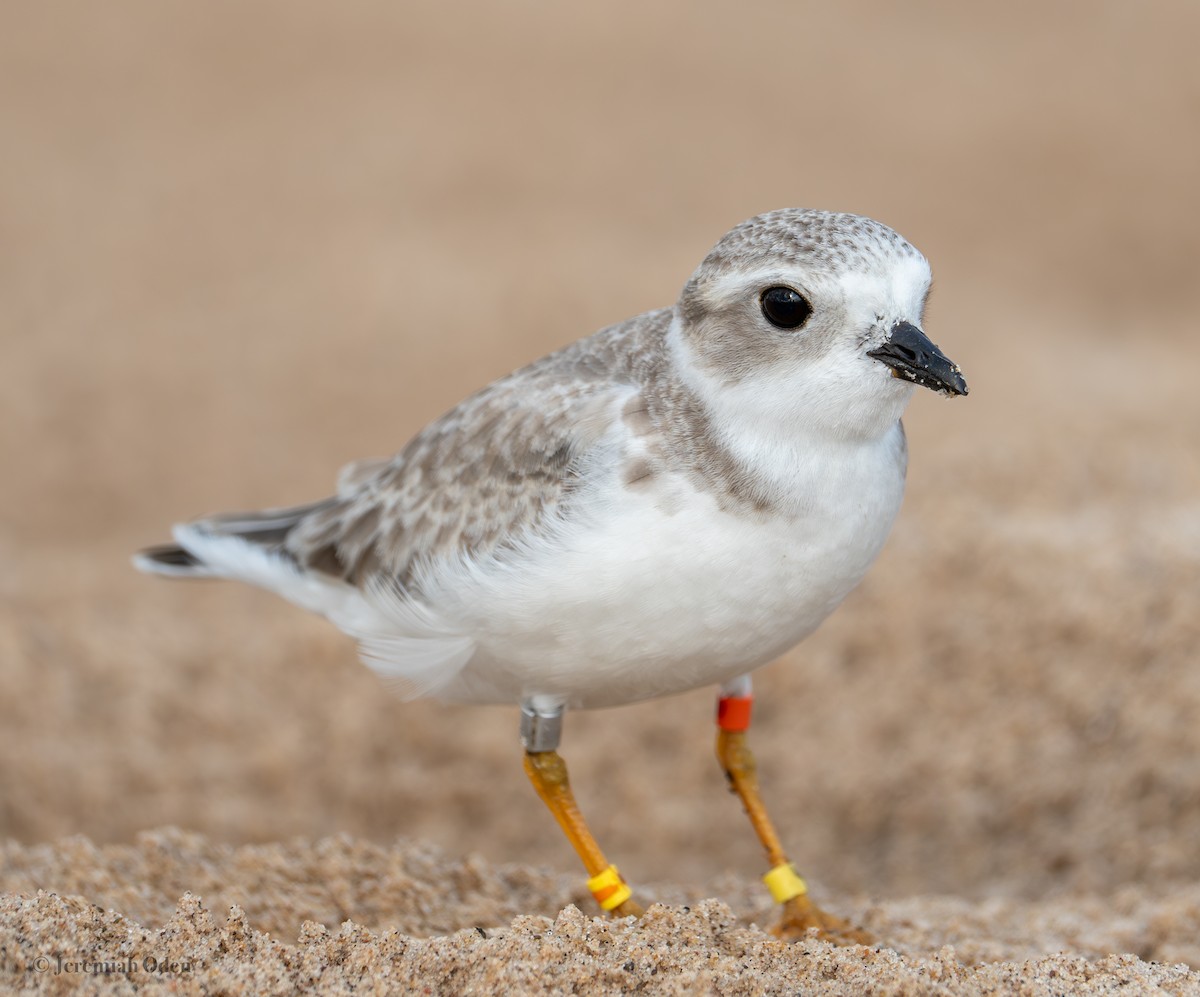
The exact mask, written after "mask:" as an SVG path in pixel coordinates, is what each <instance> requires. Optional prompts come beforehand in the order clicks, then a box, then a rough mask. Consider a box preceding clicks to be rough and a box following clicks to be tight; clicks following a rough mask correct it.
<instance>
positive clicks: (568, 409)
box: [285, 328, 643, 587]
mask: <svg viewBox="0 0 1200 997" xmlns="http://www.w3.org/2000/svg"><path fill="white" fill-rule="evenodd" d="M641 331H643V330H642V329H617V328H615V329H613V330H606V331H605V333H600V334H597V336H594V337H591V338H590V339H589V340H584V341H582V342H581V343H577V344H575V345H574V346H573V347H568V349H567V350H564V351H561V352H560V353H557V354H552V355H551V356H549V357H546V358H544V359H543V360H541V361H538V362H537V363H535V364H533V365H532V366H530V367H526V368H524V369H523V370H520V371H517V372H516V373H514V374H511V375H509V376H508V377H506V378H503V379H502V380H500V381H497V382H495V383H494V384H492V385H490V386H489V387H487V388H485V389H483V390H482V391H481V392H479V393H478V394H476V395H474V396H473V397H471V398H469V399H467V400H466V401H464V402H463V403H462V404H461V405H459V406H458V407H457V408H455V409H453V410H451V411H450V412H448V413H447V414H446V415H445V416H443V417H442V418H441V419H439V420H437V421H436V422H434V423H432V424H430V425H429V426H428V427H427V428H426V429H425V430H423V431H422V432H421V433H420V434H419V435H417V436H416V437H415V438H414V439H413V440H412V442H410V443H409V444H408V446H406V447H405V448H404V449H403V450H402V451H401V452H400V453H399V454H398V455H397V456H396V457H395V458H393V459H391V460H387V461H377V462H362V463H359V464H356V465H352V466H351V468H348V469H347V471H345V472H343V477H342V487H341V492H340V494H339V496H338V497H337V498H336V499H334V500H332V501H330V502H329V503H328V504H326V505H323V506H321V507H320V508H316V509H314V510H313V511H312V512H311V513H310V514H309V515H307V516H305V517H304V518H303V519H302V520H301V521H300V522H298V523H297V524H296V526H295V528H294V529H293V530H291V531H290V532H289V534H288V536H287V539H286V542H285V549H286V550H287V552H288V553H289V554H290V555H291V556H292V557H293V558H294V559H295V560H296V561H297V563H299V564H300V565H301V566H303V567H305V568H308V569H311V570H315V571H321V572H324V573H327V574H330V575H333V576H335V577H339V578H342V579H345V580H346V581H348V582H351V583H354V584H356V583H360V582H362V581H364V580H366V579H367V578H370V577H372V576H374V575H379V574H382V575H383V576H384V577H387V578H389V579H394V580H395V581H398V582H399V583H400V584H401V585H403V586H405V587H411V586H412V585H413V580H414V573H415V572H417V570H418V569H419V568H420V566H421V565H422V564H424V563H426V562H427V561H429V560H431V559H435V558H437V557H439V556H441V555H445V554H448V553H452V552H456V551H457V552H463V553H466V554H472V555H475V554H485V553H489V552H491V551H494V550H497V549H499V548H501V547H503V546H505V545H506V544H509V543H511V542H512V541H513V539H514V538H516V537H518V536H519V535H520V534H521V533H522V532H523V531H525V530H527V529H529V528H530V527H532V526H534V525H535V524H536V523H537V522H538V521H539V520H540V519H543V518H545V517H548V516H551V515H553V514H554V513H555V512H556V511H558V510H560V509H561V508H562V506H563V504H564V503H565V502H568V501H569V500H570V496H571V494H572V492H573V490H574V489H575V488H576V486H577V484H578V472H579V466H580V461H581V459H582V458H583V457H584V456H585V455H586V454H587V453H588V451H589V450H590V449H591V448H592V447H594V446H595V445H596V443H597V442H598V441H599V440H600V439H601V437H602V436H603V435H604V433H605V432H606V431H607V430H608V428H609V427H608V414H609V413H611V412H612V411H613V409H612V407H611V403H612V402H614V401H615V400H616V399H617V398H619V397H620V396H621V395H622V394H623V393H628V385H630V384H632V383H633V382H634V380H635V379H636V378H635V375H634V373H633V372H632V371H631V369H630V368H629V366H628V364H627V363H625V362H623V359H622V358H623V356H624V355H625V353H624V351H623V350H622V346H623V345H624V344H625V343H627V342H628V336H629V334H630V333H631V332H641Z"/></svg>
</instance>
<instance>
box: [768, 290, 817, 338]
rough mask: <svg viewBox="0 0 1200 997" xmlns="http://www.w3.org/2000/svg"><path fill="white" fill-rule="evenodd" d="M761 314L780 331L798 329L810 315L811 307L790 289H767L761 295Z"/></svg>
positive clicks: (798, 293) (803, 298) (799, 294)
mask: <svg viewBox="0 0 1200 997" xmlns="http://www.w3.org/2000/svg"><path fill="white" fill-rule="evenodd" d="M761 301H762V313H763V314H764V315H765V316H766V317H767V321H768V322H770V323H771V325H775V326H778V327H779V328H780V329H799V328H800V326H802V325H804V323H805V322H807V321H808V316H810V315H811V314H812V305H810V304H809V303H808V299H807V298H806V297H805V296H804V295H803V294H801V293H800V292H799V291H794V290H792V289H791V288H790V287H768V288H767V289H766V290H765V291H763V293H762V299H761Z"/></svg>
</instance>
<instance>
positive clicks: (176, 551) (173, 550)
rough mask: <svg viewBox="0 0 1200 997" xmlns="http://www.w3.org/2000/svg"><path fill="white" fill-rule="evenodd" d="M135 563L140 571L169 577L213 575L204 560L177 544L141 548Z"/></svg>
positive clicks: (134, 556)
mask: <svg viewBox="0 0 1200 997" xmlns="http://www.w3.org/2000/svg"><path fill="white" fill-rule="evenodd" d="M133 564H134V567H136V568H137V569H138V570H139V571H145V572H147V573H148V574H152V575H166V576H167V577H169V578H209V577H212V573H211V572H210V571H209V570H208V568H207V566H206V565H205V564H204V562H203V561H201V560H200V559H199V558H198V557H196V556H195V555H193V554H190V553H188V552H187V551H186V550H184V549H183V548H182V547H180V546H178V545H177V544H161V545H159V546H158V547H147V548H146V549H145V550H140V551H138V552H137V553H136V554H134V555H133Z"/></svg>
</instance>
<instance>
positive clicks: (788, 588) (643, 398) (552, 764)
mask: <svg viewBox="0 0 1200 997" xmlns="http://www.w3.org/2000/svg"><path fill="white" fill-rule="evenodd" d="M931 280H932V277H931V271H930V267H929V264H928V262H927V260H926V259H925V257H924V256H923V255H922V254H921V252H920V251H919V250H917V249H916V248H915V247H914V246H913V245H912V244H911V243H910V242H908V241H907V240H906V239H904V238H903V237H902V236H900V235H899V234H898V233H896V232H895V231H893V230H892V229H891V228H889V227H887V226H886V225H884V224H882V223H881V222H877V221H874V220H872V219H870V218H867V217H864V216H860V215H854V214H847V213H839V212H828V211H821V210H814V209H804V208H785V209H780V210H775V211H770V212H767V213H765V214H761V215H757V216H755V217H753V218H750V219H748V220H747V221H744V222H742V223H741V224H738V225H737V226H735V227H734V228H733V229H731V230H730V231H729V232H727V233H726V234H725V235H724V236H722V237H721V238H720V239H719V241H718V242H717V243H716V244H715V246H713V248H712V249H711V250H710V251H709V252H708V254H707V255H706V256H705V257H704V258H703V260H702V262H701V263H700V265H699V266H698V268H697V269H696V270H695V272H694V273H693V274H692V275H691V277H690V278H689V279H688V280H687V282H686V283H685V284H684V286H683V289H682V292H681V293H680V295H679V297H678V299H677V301H676V303H675V304H674V305H673V306H670V307H665V308H659V309H657V310H654V311H649V312H646V313H644V314H641V315H638V316H636V317H633V318H630V319H627V320H625V321H622V322H618V323H616V324H614V325H610V326H608V327H606V328H604V329H601V330H600V331H598V332H596V333H594V334H592V335H589V336H587V337H585V338H583V339H579V340H577V341H576V342H574V343H572V344H570V345H568V346H566V347H564V348H562V349H559V350H558V351H557V352H553V353H550V354H549V355H547V356H545V357H543V358H541V359H539V360H536V361H534V362H533V363H531V364H529V365H527V366H525V367H523V368H521V369H519V370H516V371H514V372H513V373H511V374H508V375H507V376H505V377H501V378H500V379H499V380H496V381H494V382H493V383H491V384H489V385H488V386H486V387H484V388H483V389H482V390H480V391H478V392H477V393H475V394H473V395H471V396H470V397H468V398H467V399H466V400H465V401H463V402H461V403H460V404H459V405H457V406H455V407H454V408H452V409H451V410H450V411H449V412H447V413H446V414H445V415H443V416H441V417H440V418H438V419H436V420H434V421H433V422H432V423H430V424H429V425H428V426H426V427H425V428H424V429H423V430H421V431H420V432H419V433H417V434H416V436H414V437H413V438H412V439H411V440H410V441H409V442H408V443H407V444H406V445H405V446H404V447H403V448H402V449H400V450H399V451H398V452H397V453H396V454H395V455H394V456H392V457H388V458H376V459H369V460H362V461H358V462H356V463H352V464H350V465H348V466H347V467H345V468H344V469H343V470H342V471H341V473H340V476H339V477H338V479H337V484H336V490H335V493H334V494H333V495H332V496H331V497H328V498H325V499H322V500H319V501H316V502H312V503H309V504H306V505H301V506H296V507H291V508H276V509H268V510H264V511H256V512H248V513H227V514H221V515H213V516H208V517H205V518H202V519H198V520H194V521H191V522H186V523H183V524H180V525H177V526H175V527H174V530H173V537H174V543H171V544H165V545H161V546H157V547H151V548H147V549H145V550H143V551H141V552H140V553H139V554H137V555H136V556H135V558H134V563H135V565H136V566H137V567H138V568H140V569H142V570H144V571H147V572H151V573H155V574H159V575H165V576H171V577H178V578H198V577H213V578H225V579H234V580H239V581H243V582H249V583H251V584H254V585H257V586H261V587H262V588H265V589H268V590H270V591H272V592H275V593H277V594H278V595H280V596H282V597H283V598H284V599H287V600H289V601H291V602H292V603H295V604H296V605H298V606H300V607H302V608H304V609H306V610H310V611H312V612H315V613H319V614H321V615H323V616H325V617H327V618H328V619H329V620H330V621H332V622H333V623H334V624H335V625H336V626H338V627H339V628H341V629H342V630H343V631H344V632H345V633H347V634H349V635H350V636H351V637H353V638H354V639H355V640H356V641H357V642H358V647H359V651H360V656H361V657H362V659H363V661H364V662H365V663H366V664H367V665H368V666H370V667H371V668H372V669H374V670H375V671H376V672H378V673H379V674H380V675H381V676H382V677H383V679H384V680H385V681H386V682H387V683H388V684H389V685H391V686H392V687H394V688H396V689H397V690H398V691H399V692H400V693H401V694H402V695H404V696H406V697H408V698H419V697H431V698H435V699H439V700H442V701H446V702H457V703H480V704H483V703H500V704H510V705H513V706H519V708H520V737H521V744H522V746H523V750H524V756H523V757H524V766H525V770H526V773H527V775H528V777H529V779H530V781H531V782H532V784H533V788H534V789H535V791H536V793H537V795H538V796H539V797H540V798H541V799H542V801H543V802H544V803H545V805H546V806H547V808H548V809H549V810H550V811H551V813H552V815H553V816H554V818H555V819H556V820H557V822H558V823H559V825H560V827H561V828H562V830H563V832H564V833H565V834H566V836H567V838H568V840H569V841H570V843H571V845H572V846H573V847H574V849H575V851H576V852H577V853H578V855H579V857H580V859H581V861H582V863H583V865H584V867H585V869H586V871H587V874H588V879H587V886H588V889H589V891H590V892H591V893H592V895H593V896H594V898H595V900H596V902H597V903H598V905H599V906H600V908H601V909H603V910H604V911H608V912H610V913H611V914H612V915H614V916H618V917H621V916H630V915H640V914H641V913H642V912H643V908H642V906H641V904H640V903H639V902H638V901H637V900H636V899H634V896H633V889H632V887H631V886H630V884H629V883H627V882H626V880H625V879H624V877H622V876H621V874H620V872H619V870H618V868H617V867H616V866H615V865H614V864H612V863H610V862H609V860H608V858H607V857H606V855H605V853H604V852H603V850H602V849H601V847H600V845H599V844H598V842H597V841H596V840H595V838H594V836H593V835H592V833H591V831H590V829H589V827H588V825H587V822H586V820H585V819H584V817H583V815H582V813H581V812H580V810H579V807H578V805H577V804H576V801H575V798H574V795H573V792H572V790H571V786H570V781H569V777H568V773H567V767H566V763H565V761H564V760H563V758H562V756H561V755H560V754H559V752H558V747H559V744H560V741H561V736H562V730H563V724H564V716H565V714H566V713H567V711H569V710H576V709H595V708H599V707H609V706H618V705H623V704H628V703H633V702H637V701H641V700H647V699H653V698H656V697H662V696H668V695H671V694H675V693H681V692H684V691H687V690H691V689H695V688H699V687H702V686H715V687H716V689H717V709H716V721H717V723H716V726H717V735H716V753H717V757H718V761H719V763H720V766H721V768H722V769H723V771H724V773H725V776H726V778H727V780H728V783H729V786H730V789H731V791H732V792H734V793H736V794H737V795H738V796H739V797H740V799H741V802H742V804H743V806H744V808H745V810H746V812H747V814H748V816H749V818H750V822H751V824H752V827H753V829H754V831H755V833H756V834H757V836H758V838H759V840H760V842H761V844H762V846H763V849H764V851H765V854H766V864H767V866H768V870H767V872H766V874H765V875H764V876H763V881H764V883H765V885H766V887H767V889H768V890H769V892H770V894H771V896H772V898H773V900H774V902H775V903H776V904H777V905H778V907H779V912H780V913H779V919H778V923H777V924H776V926H775V928H774V929H773V930H774V931H775V932H776V934H778V935H780V936H781V937H784V938H796V937H800V936H803V935H804V934H806V933H807V932H809V931H810V930H811V929H816V931H817V932H818V933H820V934H823V935H824V936H826V937H829V938H831V939H833V940H836V941H842V942H845V943H853V942H855V941H862V940H865V938H866V935H865V933H864V932H862V931H861V929H859V928H857V927H855V926H854V925H852V924H851V923H850V922H849V921H847V920H846V919H844V918H842V917H840V916H838V915H836V914H833V913H830V912H827V911H825V910H824V909H823V908H821V907H820V906H818V905H817V903H816V902H815V901H814V900H813V899H812V898H811V896H810V894H809V890H808V885H807V883H806V881H805V880H804V878H803V877H802V876H801V875H800V874H799V872H798V871H797V869H796V867H795V865H794V864H793V863H792V861H791V860H790V859H789V858H788V855H787V853H786V852H785V850H784V848H783V846H782V844H781V839H780V837H779V835H778V833H777V831H776V828H775V826H774V824H773V823H772V821H771V819H770V817H769V816H768V814H767V810H766V807H765V804H764V803H763V800H762V796H761V793H760V790H759V786H758V782H757V778H756V775H755V762H754V756H753V754H752V752H751V751H750V748H749V744H748V741H747V732H748V730H749V727H750V718H751V709H752V704H753V687H752V679H751V674H752V673H753V672H754V671H755V670H756V669H758V668H759V667H760V666H762V665H765V664H767V663H769V662H771V661H773V660H774V659H776V658H778V657H779V656H781V655H782V654H783V653H784V652H786V651H788V650H789V649H790V648H792V647H794V646H795V645H796V644H798V643H799V642H800V641H802V640H803V639H804V638H805V637H807V636H808V635H809V634H810V633H812V632H813V631H814V630H815V629H816V628H817V626H818V625H819V624H820V623H821V621H822V620H824V619H825V618H826V617H827V616H828V615H829V614H830V613H831V612H833V610H834V609H836V608H837V606H838V605H839V604H840V603H841V602H842V601H843V600H844V599H845V597H846V596H847V595H848V594H849V593H850V592H851V590H853V589H854V587H855V586H856V585H857V584H858V583H859V581H860V580H861V579H862V577H863V576H864V574H865V572H866V571H867V569H868V567H869V566H870V565H871V563H872V562H873V561H874V560H875V558H876V556H877V555H878V554H879V552H880V550H881V548H882V547H883V544H884V541H885V539H886V538H887V536H888V534H889V532H890V530H891V528H892V524H893V521H894V519H895V517H896V515H897V512H898V511H899V508H900V504H901V498H902V496H903V492H904V483H905V476H906V467H907V443H906V438H905V433H904V427H903V425H902V422H901V416H902V414H903V412H904V410H905V408H906V406H907V404H908V403H909V400H910V398H911V397H912V395H913V393H914V391H915V389H916V387H918V386H921V387H925V388H929V389H931V390H933V391H935V392H938V393H941V394H943V395H947V396H958V395H966V394H967V384H966V381H965V379H964V377H963V374H962V372H961V370H960V369H959V367H958V366H957V365H956V364H954V363H953V362H952V361H951V360H950V359H949V358H948V357H947V356H946V355H945V354H944V353H943V352H942V351H941V350H940V349H939V348H938V347H937V346H936V345H934V343H933V342H931V341H930V339H929V338H928V337H927V336H926V334H925V333H924V331H923V329H922V323H923V315H924V310H925V304H926V301H927V298H928V295H929V290H930V286H931Z"/></svg>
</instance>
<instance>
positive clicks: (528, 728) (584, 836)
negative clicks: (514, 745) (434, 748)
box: [521, 700, 642, 917]
mask: <svg viewBox="0 0 1200 997" xmlns="http://www.w3.org/2000/svg"><path fill="white" fill-rule="evenodd" d="M563 712H564V710H563V707H562V706H550V707H547V706H545V705H543V704H541V703H537V704H535V703H534V702H533V701H531V700H527V701H526V702H524V703H522V704H521V741H522V743H523V744H524V745H525V774H526V775H528V776H529V781H530V782H532V783H533V788H534V789H536V790H537V794H538V796H540V797H541V798H542V802H543V803H545V804H546V806H547V807H548V808H549V809H550V813H552V814H553V815H554V819H555V820H556V821H558V826H559V827H561V828H562V829H563V833H564V834H565V835H566V836H567V840H568V841H569V842H571V847H572V848H574V849H575V851H576V853H577V854H578V855H579V858H580V859H581V860H582V861H583V865H584V868H585V869H587V873H588V877H589V878H588V884H587V885H588V889H589V890H590V891H591V893H592V896H594V897H595V898H596V903H598V904H599V905H600V906H601V907H602V908H603V909H604V910H606V911H611V912H612V913H613V914H615V915H616V916H618V917H625V916H627V915H630V914H632V915H634V916H640V915H641V914H642V908H641V906H640V905H639V904H637V903H636V902H635V901H633V900H632V899H630V897H631V895H632V892H633V891H632V890H630V889H629V887H628V886H627V885H626V883H625V880H623V879H622V878H621V874H620V873H619V872H617V867H616V866H615V865H611V864H609V861H608V859H606V858H605V857H604V852H602V851H601V850H600V846H599V845H598V844H597V843H596V839H595V838H593V837H592V832H591V831H589V830H588V826H587V822H586V821H585V820H584V819H583V814H581V813H580V812H579V806H578V804H576V802H575V795H574V794H573V793H572V792H571V784H570V782H569V781H568V780H567V763H566V762H564V761H563V760H562V757H561V756H560V755H559V753H558V751H557V748H558V742H559V740H560V739H561V737H562V718H563Z"/></svg>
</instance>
